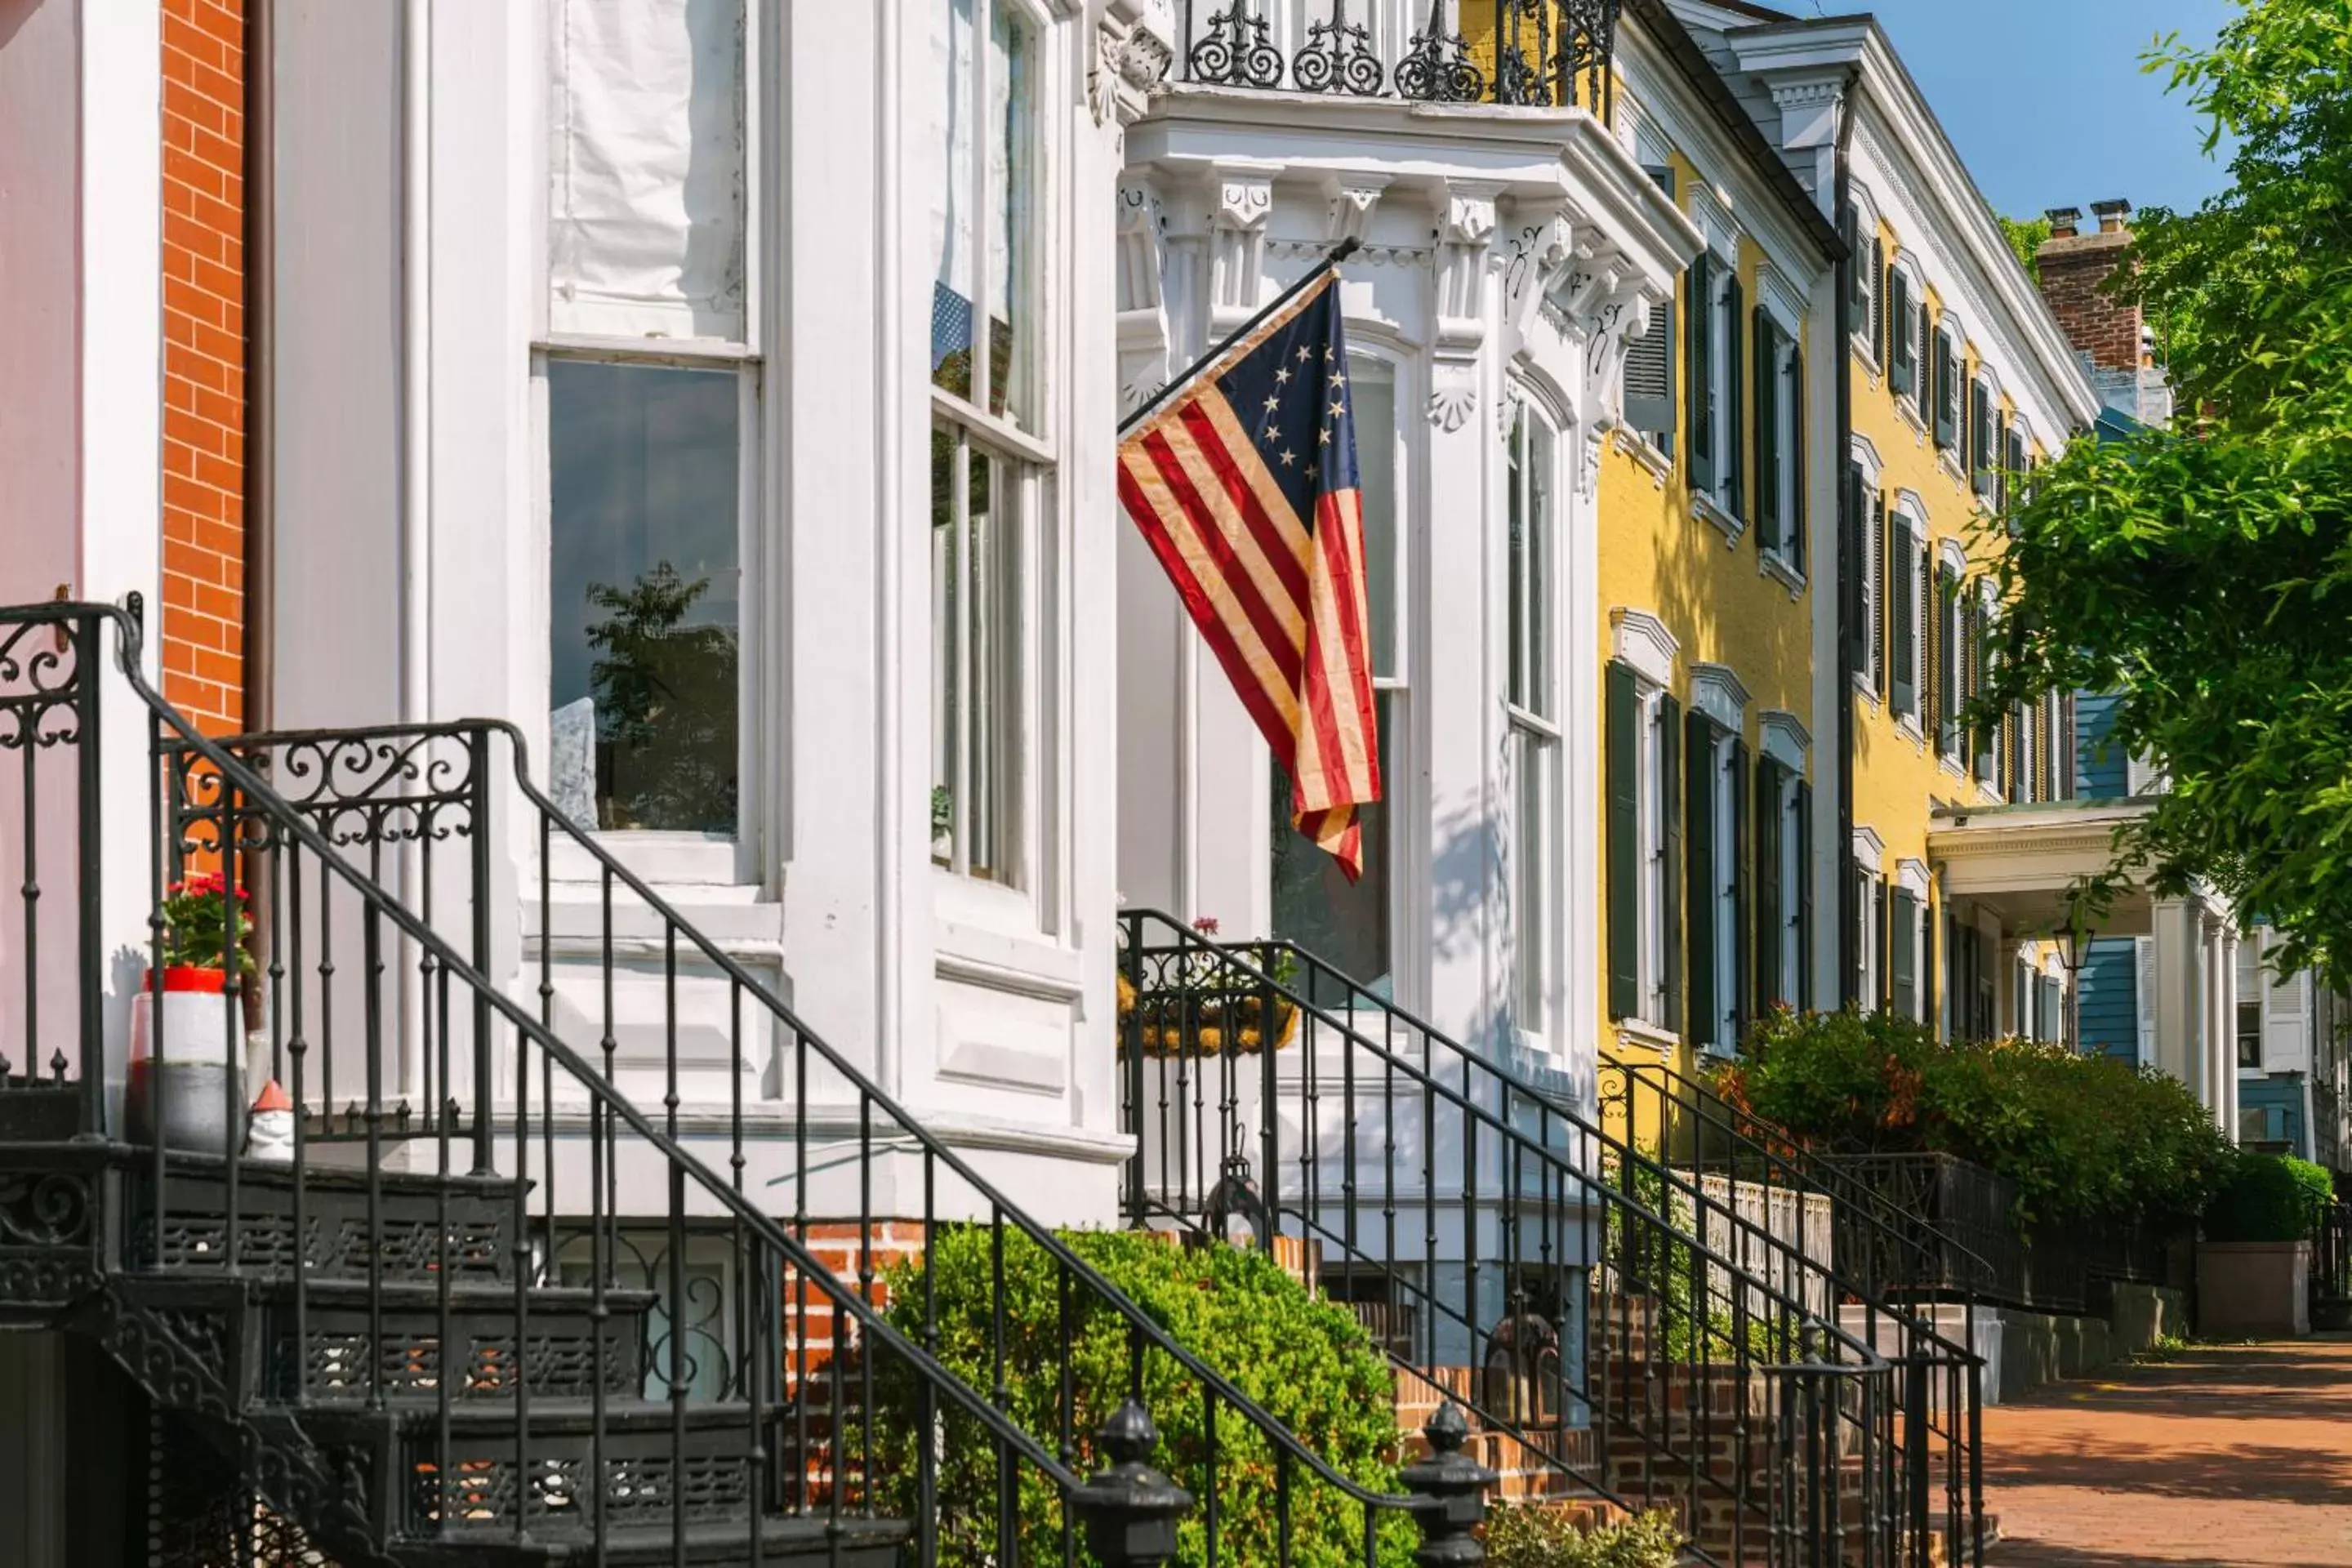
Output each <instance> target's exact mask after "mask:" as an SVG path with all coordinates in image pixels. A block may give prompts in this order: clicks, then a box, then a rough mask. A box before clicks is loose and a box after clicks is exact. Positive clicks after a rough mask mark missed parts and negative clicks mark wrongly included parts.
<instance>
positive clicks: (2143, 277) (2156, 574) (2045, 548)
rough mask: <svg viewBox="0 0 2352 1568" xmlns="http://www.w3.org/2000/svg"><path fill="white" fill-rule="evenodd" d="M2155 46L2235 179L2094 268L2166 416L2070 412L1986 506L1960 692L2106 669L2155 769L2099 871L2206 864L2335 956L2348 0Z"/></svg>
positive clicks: (2272, 4)
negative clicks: (2107, 278)
mask: <svg viewBox="0 0 2352 1568" xmlns="http://www.w3.org/2000/svg"><path fill="white" fill-rule="evenodd" d="M2238 3H2239V5H2240V10H2239V12H2238V14H2237V15H2236V16H2234V17H2233V18H2232V19H2231V21H2230V22H2229V23H2228V24H2227V25H2226V26H2224V27H2223V28H2222V29H2221V34H2220V36H2219V37H2218V38H2217V39H2216V40H2215V42H2214V43H2213V45H2212V46H2211V47H2209V48H2193V47H2187V46H2184V45H2183V44H2181V43H2180V42H2179V39H2178V37H2174V38H2169V39H2166V40H2162V41H2161V42H2160V43H2159V45H2158V47H2157V49H2156V51H2155V52H2153V53H2152V54H2151V55H2150V56H2149V58H2148V67H2149V68H2150V69H2151V70H2155V71H2168V72H2169V73H2170V76H2171V79H2172V86H2173V89H2174V90H2175V91H2177V92H2182V93H2185V94H2186V95H2187V97H2188V100H2189V104H2190V105H2191V106H2192V107H2193V108H2194V110H2196V111H2197V112H2198V113H2200V115H2202V116H2203V117H2204V118H2205V120H2206V121H2207V125H2208V136H2207V148H2208V151H2209V153H2210V151H2211V150H2212V149H2214V148H2217V147H2219V146H2221V144H2222V143H2223V142H2224V141H2225V140H2231V139H2233V140H2234V150H2233V151H2232V153H2231V174H2232V177H2233V182H2234V183H2233V184H2232V186H2231V189H2230V190H2228V191H2227V192H2225V193H2223V194H2222V195H2219V196H2216V197H2214V198H2212V199H2211V200H2210V201H2208V202H2206V203H2205V204H2204V205H2202V206H2200V207H2199V208H2198V209H2197V210H2195V211H2193V212H2186V213H2183V212H2172V211H2168V210H2164V209H2160V208H2159V209H2149V210H2147V211H2144V212H2142V213H2141V214H2140V215H2139V217H2138V219H2137V225H2136V231H2135V238H2134V242H2133V245H2132V247H2131V249H2130V251H2129V252H2128V253H2127V255H2126V261H2125V264H2124V265H2123V266H2122V267H2120V268H2117V271H2116V276H2115V278H2114V279H2111V282H2110V285H2109V286H2110V287H2111V288H2112V289H2116V291H2117V292H2118V293H2119V294H2120V295H2121V296H2123V297H2126V298H2133V299H2137V300H2139V301H2140V302H2141V304H2142V305H2143V307H2144V308H2145V310H2147V314H2148V316H2149V318H2150V319H2151V320H2153V321H2157V322H2158V323H2159V327H2160V331H2161V332H2162V335H2163V337H2164V338H2165V340H2166V342H2167V345H2168V368H2169V371H2170V374H2171V376H2172V380H2173V384H2174V388H2175V392H2176V395H2177V398H2178V406H2179V408H2180V409H2181V410H2183V416H2182V417H2181V418H2179V419H2178V420H2177V421H2176V422H2175V425H2174V426H2173V428H2172V429H2170V430H2168V431H2150V432H2147V433H2143V434H2139V435H2137V436H2135V437H2130V438H2127V439H2124V440H2120V441H2112V442H2108V443H2105V444H2102V443H2099V442H2095V441H2094V440H2092V439H2091V438H2089V437H2077V438H2076V439H2075V440H2074V442H2073V444H2072V445H2071V446H2069V447H2068V448H2067V449H2066V450H2065V452H2064V453H2063V455H2062V456H2061V457H2060V458H2057V459H2056V460H2055V461H2054V462H2053V463H2051V464H2050V465H2048V466H2047V467H2045V468H2042V469H2040V470H2038V471H2037V472H2036V474H2035V476H2034V479H2033V483H2032V487H2031V489H2030V492H2029V493H2028V495H2027V496H2026V499H2024V500H2023V501H2022V502H2021V504H2019V505H2018V506H2016V507H2015V508H2013V509H2012V510H2011V515H2010V517H2009V518H2008V519H2007V520H2006V524H2007V531H2008V534H2009V538H2008V539H2007V540H2006V541H2005V542H2004V547H2003V550H2002V552H2001V559H2002V566H2001V569H2000V570H2001V574H2002V577H2003V588H2004V591H2005V593H2006V595H2008V598H2009V601H2010V605H2011V614H2010V616H2009V618H2008V621H2007V623H2006V626H2007V629H2006V632H2005V634H2004V637H2003V644H2004V647H2003V648H2002V653H2003V655H2004V658H2003V668H2002V670H2001V673H2000V677H1999V678H1998V679H1997V680H1996V682H1995V683H1994V688H1993V689H1992V690H1991V691H1990V693H1989V694H1988V698H1987V700H1986V702H1985V704H1984V706H1983V708H1982V710H1981V713H1980V716H1984V715H1990V713H1993V712H1997V711H1999V710H2000V709H2001V708H2003V707H2005V706H2006V705H2007V704H2008V703H2009V702H2011V701H2012V700H2017V699H2020V698H2023V697H2030V696H2033V695H2037V694H2039V693H2041V692H2044V691H2049V690H2063V689H2098V690H2111V691H2115V692H2116V693H2117V694H2118V695H2119V698H2120V701H2119V703H2118V708H2117V713H2116V729H2115V732H2114V736H2113V740H2112V742H2110V743H2111V744H2114V745H2116V746H2120V747H2123V748H2126V749H2127V750H2128V751H2129V752H2133V753H2137V754H2142V755H2146V756H2147V757H2149V758H2151V759H2153V760H2155V761H2156V762H2157V763H2158V765H2159V766H2160V767H2161V768H2162V769H2163V771H2164V773H2165V775H2166V777H2167V779H2168V791H2167V793H2165V794H2164V795H2162V796H2161V798H2160V799H2159V801H2158V803H2157V805H2155V807H2154V809H2153V812H2152V814H2151V815H2150V816H2148V817H2147V819H2146V820H2145V821H2143V822H2141V823H2139V824H2137V826H2133V827H2131V828H2129V829H2126V831H2125V833H2124V834H2123V835H2122V836H2121V837H2120V842H2119V846H2118V847H2119V851H2120V853H2119V855H2118V858H2117V863H2116V868H2115V869H2114V870H2112V871H2111V872H2110V873H2109V875H2108V877H2107V878H2106V879H2104V880H2103V882H2102V884H2101V885H2099V886H2097V887H2095V888H2093V889H2090V890H2091V892H2092V893H2093V894H2094V895H2095V896H2097V897H2105V896H2110V895H2111V892H2112V888H2113V886H2114V885H2115V884H2116V882H2117V881H2118V880H2119V879H2121V878H2123V877H2125V876H2131V875H2138V876H2145V877H2146V878H2147V879H2149V880H2151V881H2152V882H2153V884H2154V885H2155V886H2156V887H2157V888H2158V889H2159V890H2166V889H2177V888H2179V887H2180V886H2182V885H2184V884H2185V883H2186V882H2187V881H2189V879H2192V878H2203V879H2210V881H2211V882H2212V883H2214V884H2215V885H2217V886H2219V887H2220V888H2221V889H2222V890H2223V891H2225V892H2226V893H2228V894H2230V895H2231V897H2233V898H2234V900H2236V902H2237V904H2238V907H2239V908H2241V909H2243V910H2259V911H2261V913H2262V914H2263V916H2264V918H2266V919H2267V920H2269V921H2271V922H2272V923H2273V924H2274V925H2276V926H2277V927H2278V928H2279V929H2280V930H2281V931H2283V932H2284V933H2285V935H2286V936H2287V938H2288V939H2289V940H2288V945H2287V950H2286V952H2284V954H2283V959H2282V961H2283V963H2284V964H2285V965H2287V966H2289V967H2294V966H2297V965H2300V964H2302V963H2306V962H2310V961H2317V962H2321V963H2325V964H2326V966H2327V967H2328V968H2329V969H2331V970H2332V971H2333V972H2335V973H2347V965H2352V636H2347V627H2352V68H2348V67H2347V62H2352V4H2347V0H2238Z"/></svg>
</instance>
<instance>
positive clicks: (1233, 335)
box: [1118, 235, 1364, 437]
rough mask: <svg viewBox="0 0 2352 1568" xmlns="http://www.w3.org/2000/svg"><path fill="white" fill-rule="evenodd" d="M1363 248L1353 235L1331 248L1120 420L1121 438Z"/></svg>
mask: <svg viewBox="0 0 2352 1568" xmlns="http://www.w3.org/2000/svg"><path fill="white" fill-rule="evenodd" d="M1363 245H1364V242H1363V241H1362V240H1360V239H1358V238H1357V237H1355V236H1354V235H1349V237H1347V238H1345V239H1343V240H1341V241H1340V242H1339V244H1337V245H1335V246H1333V247H1331V252H1330V254H1329V255H1328V256H1326V257H1324V258H1323V259H1322V260H1321V261H1319V262H1318V263H1317V264H1316V265H1315V268H1314V269H1313V270H1312V271H1310V272H1308V273H1307V276H1306V277H1304V278H1301V279H1299V280H1298V281H1297V282H1296V283H1293V284H1292V285H1291V286H1290V287H1289V288H1287V289H1284V290H1283V291H1282V292H1281V293H1279V294H1277V295H1276V296H1275V299H1274V302H1273V303H1272V304H1270V305H1268V306H1266V308H1265V310H1260V311H1259V312H1258V313H1257V314H1256V315H1255V316H1252V317H1251V318H1250V319H1249V320H1248V321H1244V322H1243V323H1242V324H1241V325H1240V326H1238V327H1235V328H1234V330H1233V331H1230V332H1227V333H1226V334H1225V335H1224V336H1223V338H1222V339H1220V340H1218V342H1217V344H1216V346H1215V347H1213V348H1212V349H1211V350H1210V351H1209V352H1208V353H1204V354H1202V356H1201V357H1200V358H1199V359H1196V360H1194V361H1193V362H1192V363H1191V364H1189V365H1187V366H1186V367H1185V368H1184V370H1183V373H1182V374H1180V375H1178V376H1177V377H1176V378H1175V379H1174V380H1172V381H1171V382H1170V383H1169V384H1167V385H1165V386H1163V387H1161V388H1160V390H1159V391H1157V392H1155V393H1153V394H1152V395H1150V397H1148V398H1146V399H1145V400H1144V403H1143V406H1142V407H1140V408H1139V409H1137V410H1136V411H1135V412H1134V413H1132V414H1130V415H1129V416H1127V417H1126V418H1124V419H1122V420H1120V421H1119V422H1118V434H1119V435H1120V436H1122V437H1124V436H1125V435H1126V434H1127V433H1128V432H1129V430H1132V429H1134V428H1135V427H1136V426H1138V425H1140V424H1142V423H1143V421H1144V420H1145V419H1146V418H1148V417H1149V416H1151V415H1153V414H1156V413H1158V412H1159V411H1160V405H1162V404H1164V403H1166V402H1167V401H1168V400H1169V399H1170V398H1171V397H1173V396H1175V395H1177V394H1178V393H1180V392H1182V391H1183V390H1184V389H1185V388H1186V387H1188V386H1190V385H1192V383H1193V382H1194V381H1196V380H1198V379H1199V378H1200V374H1201V373H1202V371H1203V370H1205V369H1206V368H1207V367H1208V366H1209V365H1211V364H1212V363H1215V362H1216V361H1217V360H1218V359H1220V358H1222V357H1223V354H1224V353H1225V351H1226V350H1228V349H1230V348H1232V347H1233V346H1234V344H1235V343H1237V342H1240V341H1241V340H1242V339H1244V338H1245V337H1247V336H1249V335H1250V333H1252V332H1254V331H1257V329H1258V328H1259V327H1260V326H1261V325H1263V324H1264V323H1265V321H1267V320H1268V319H1270V318H1271V317H1272V316H1273V315H1274V314H1275V312H1276V311H1277V310H1281V309H1282V308H1283V307H1284V306H1285V305H1287V304H1289V303H1290V302H1291V301H1292V300H1296V299H1297V298H1298V296H1299V295H1301V294H1303V293H1305V292H1306V291H1307V289H1310V288H1312V287H1313V286H1314V285H1315V282H1316V280H1317V279H1319V278H1321V277H1322V276H1323V274H1325V273H1326V272H1328V271H1330V270H1331V269H1332V268H1335V267H1337V266H1339V263H1341V262H1342V261H1345V260H1347V259H1348V258H1349V257H1350V256H1353V255H1355V254H1356V252H1357V251H1359V250H1360V249H1362V248H1363Z"/></svg>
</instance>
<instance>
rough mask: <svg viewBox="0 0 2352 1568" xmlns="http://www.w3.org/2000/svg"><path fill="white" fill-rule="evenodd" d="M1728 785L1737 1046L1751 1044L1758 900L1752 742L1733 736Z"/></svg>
mask: <svg viewBox="0 0 2352 1568" xmlns="http://www.w3.org/2000/svg"><path fill="white" fill-rule="evenodd" d="M1723 776H1724V783H1725V785H1726V786H1727V788H1728V789H1729V790H1730V791H1731V809H1730V811H1729V812H1727V813H1726V815H1727V816H1729V817H1730V819H1731V848H1730V857H1731V878H1730V881H1731V931H1732V936H1731V1017H1732V1026H1733V1031H1734V1037H1733V1039H1732V1041H1731V1044H1732V1046H1733V1047H1734V1048H1738V1047H1742V1046H1745V1045H1746V1044H1747V1043H1748V1021H1749V1019H1750V1018H1751V1017H1752V1016H1753V1015H1752V1014H1751V1013H1750V1011H1749V1010H1748V997H1749V996H1750V995H1751V994H1753V993H1752V991H1751V990H1750V988H1749V984H1748V977H1749V975H1750V973H1752V972H1753V968H1754V966H1753V965H1752V964H1751V963H1749V961H1748V905H1749V904H1750V903H1751V902H1752V901H1753V900H1754V897H1755V893H1754V888H1755V877H1754V874H1753V867H1752V865H1751V863H1750V861H1751V857H1750V856H1749V853H1748V849H1749V841H1750V840H1751V839H1753V838H1754V837H1755V835H1754V834H1753V833H1751V832H1749V831H1748V742H1745V741H1743V740H1741V739H1739V738H1738V736H1736V735H1735V736H1733V737H1732V741H1731V761H1730V763H1728V764H1727V766H1726V767H1725V768H1724V770H1723Z"/></svg>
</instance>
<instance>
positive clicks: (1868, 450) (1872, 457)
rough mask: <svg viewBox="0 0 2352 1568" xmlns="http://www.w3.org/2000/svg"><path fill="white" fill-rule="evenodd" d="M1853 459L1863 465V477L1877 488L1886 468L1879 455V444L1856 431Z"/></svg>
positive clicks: (1854, 434)
mask: <svg viewBox="0 0 2352 1568" xmlns="http://www.w3.org/2000/svg"><path fill="white" fill-rule="evenodd" d="M1853 460H1854V461H1855V462H1857V463H1860V464H1861V465H1862V472H1863V477H1864V479H1868V480H1869V481H1870V482H1871V484H1872V485H1874V486H1875V485H1876V484H1877V483H1878V476H1879V473H1880V471H1881V470H1882V469H1884V468H1885V467H1886V464H1885V461H1884V460H1882V459H1881V458H1880V457H1879V455H1878V445H1877V443H1876V442H1874V441H1873V440H1872V439H1871V438H1870V437H1867V436H1865V435H1864V434H1863V433H1862V432H1861V431H1859V430H1857V431H1855V432H1854V433H1853Z"/></svg>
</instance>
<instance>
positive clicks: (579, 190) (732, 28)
mask: <svg viewBox="0 0 2352 1568" xmlns="http://www.w3.org/2000/svg"><path fill="white" fill-rule="evenodd" d="M551 47H552V54H553V57H554V58H553V61H552V82H551V93H550V100H549V103H550V108H549V113H550V119H551V127H550V131H551V135H550V149H549V181H550V187H551V188H550V192H549V201H548V286H549V304H548V316H549V324H550V325H551V327H552V328H553V329H554V330H555V331H559V332H567V331H568V332H594V333H604V334H612V335H617V336H625V337H645V336H662V337H679V338H686V337H693V338H719V339H730V340H740V339H741V338H742V336H743V334H744V321H743V296H744V287H743V193H744V181H745V160H744V153H743V145H744V144H743V5H742V0H558V5H557V6H556V11H555V17H554V34H553V39H552V46H551Z"/></svg>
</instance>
